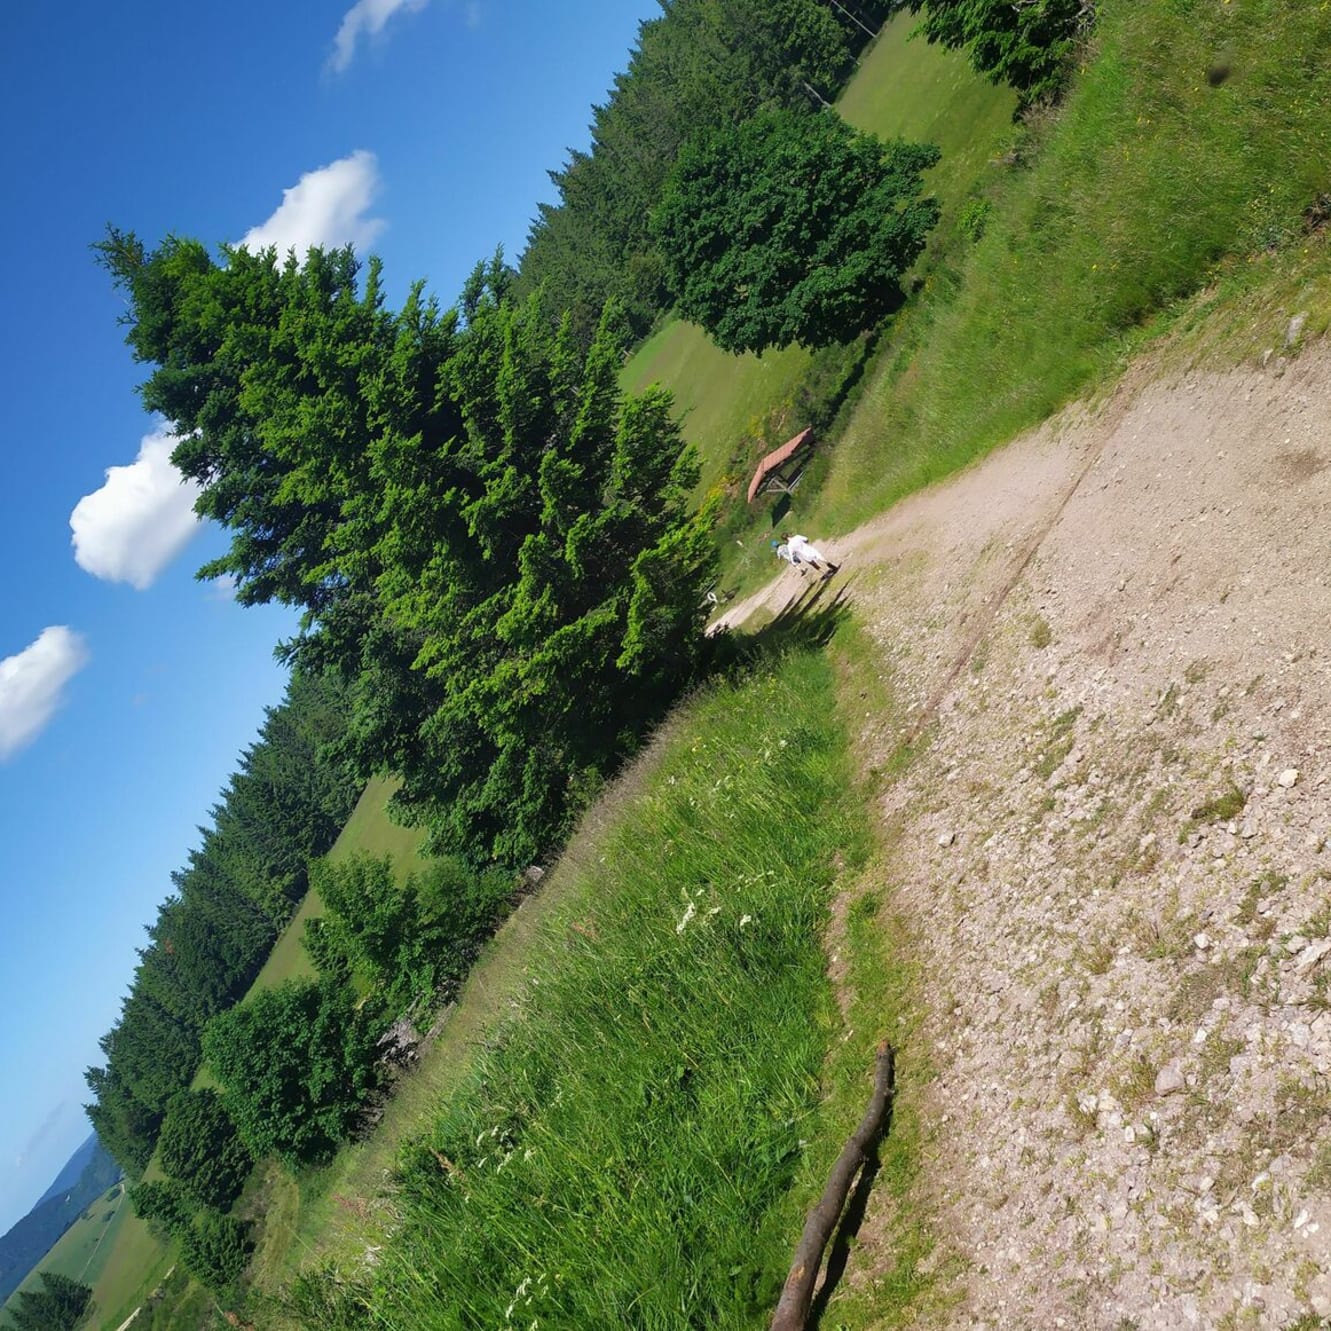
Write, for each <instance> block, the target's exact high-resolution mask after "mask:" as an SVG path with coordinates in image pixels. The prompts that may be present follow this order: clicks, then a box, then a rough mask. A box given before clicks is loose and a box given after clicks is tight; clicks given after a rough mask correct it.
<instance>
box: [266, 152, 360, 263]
mask: <svg viewBox="0 0 1331 1331" xmlns="http://www.w3.org/2000/svg"><path fill="white" fill-rule="evenodd" d="M378 193H379V161H378V159H377V158H376V157H375V155H374V154H373V153H372V152H367V151H366V150H365V149H364V148H361V149H359V150H357V151H356V152H354V153H352V154H351V156H350V157H341V158H339V159H338V160H337V161H336V162H330V163H329V164H328V165H327V166H321V167H319V169H318V170H317V171H307V172H306V173H305V174H304V175H303V176H301V178H300V179H299V180H298V181H297V182H296V183H295V184H294V185H292V187H291V188H290V189H288V190H283V191H282V203H281V206H280V207H279V208H278V210H277V211H276V212H275V213H274V214H273V215H272V216H271V217H270V218H269V219H268V220H267V221H266V222H263V223H261V224H260V225H259V226H256V227H251V228H250V229H249V230H248V231H247V232H246V233H245V238H244V239H243V240H242V241H241V242H240V243H241V245H242V246H243V247H244V248H245V249H247V250H249V251H250V252H251V253H252V254H257V253H258V252H259V251H260V250H262V249H266V248H267V247H268V246H269V245H275V246H276V247H277V253H278V257H279V258H281V257H283V256H285V254H286V252H287V251H288V250H292V249H294V250H295V251H296V253H297V254H298V255H300V256H302V257H303V256H304V254H305V251H306V250H308V249H309V248H310V246H311V245H319V246H321V247H323V248H325V249H335V248H338V247H340V246H342V245H354V246H355V247H356V248H357V249H358V250H360V249H364V248H366V247H367V246H368V245H369V244H370V242H371V241H373V240H374V238H375V237H376V236H377V235H378V234H379V233H380V232H381V231H382V230H383V229H384V220H383V218H381V217H366V216H365V212H366V210H367V209H368V208H369V206H370V204H371V203H372V202H373V200H374V196H375V195H376V194H378Z"/></svg>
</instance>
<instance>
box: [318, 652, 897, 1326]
mask: <svg viewBox="0 0 1331 1331" xmlns="http://www.w3.org/2000/svg"><path fill="white" fill-rule="evenodd" d="M835 691H836V681H835V672H834V669H833V666H832V663H831V661H830V660H829V659H828V657H827V656H825V655H823V654H819V653H813V652H806V651H801V652H797V653H796V652H792V653H790V654H788V655H786V656H785V657H784V658H782V659H781V660H779V661H778V662H776V663H775V664H772V665H770V666H766V667H764V668H762V669H761V670H759V671H758V672H757V674H756V675H755V676H754V677H753V678H750V679H748V680H746V681H743V682H739V683H734V684H728V685H721V686H717V687H715V688H713V689H711V690H708V691H707V692H706V693H705V694H703V695H702V696H700V697H699V698H697V699H695V700H694V702H693V703H691V704H690V705H689V706H688V707H687V708H686V709H685V712H684V714H683V716H682V717H681V718H680V719H679V721H678V722H677V724H676V727H675V730H674V733H673V735H672V737H671V739H670V741H669V743H668V744H667V745H666V746H665V748H664V751H663V753H662V755H661V758H660V761H659V766H658V767H657V768H656V769H655V771H654V772H653V773H652V775H651V777H650V778H649V779H648V780H647V781H646V782H645V784H644V787H643V789H642V790H641V791H640V792H639V793H638V794H637V795H636V796H634V797H633V798H631V799H628V800H627V801H626V802H625V803H624V804H623V807H622V808H621V809H620V810H618V811H617V812H616V814H615V815H614V816H613V817H612V818H611V819H610V823H609V826H608V828H607V831H606V833H605V834H604V836H603V837H602V838H600V840H599V842H598V851H599V853H598V854H596V855H595V856H591V857H588V858H587V859H586V860H585V861H584V863H583V864H582V865H581V866H580V868H579V870H578V877H579V882H578V885H577V890H576V891H575V893H574V894H573V895H574V897H575V899H576V900H577V901H578V903H579V904H578V905H577V906H576V908H570V909H568V910H565V911H562V912H560V913H558V914H556V915H554V916H552V918H551V920H550V922H549V924H548V926H547V927H544V928H543V929H542V930H541V931H540V932H539V935H538V936H537V938H536V939H535V940H534V941H533V952H532V956H531V958H530V960H529V964H528V967H527V975H526V983H525V985H524V986H523V988H522V990H521V993H520V997H519V998H517V999H515V1008H514V1011H513V1013H512V1015H511V1017H510V1018H509V1019H508V1020H507V1021H506V1022H505V1023H504V1025H503V1026H502V1028H501V1029H499V1030H498V1031H495V1032H492V1033H491V1035H490V1036H489V1038H488V1041H487V1046H486V1048H485V1049H484V1050H483V1051H482V1052H481V1053H480V1054H478V1056H477V1059H476V1062H475V1066H474V1067H473V1068H472V1069H471V1070H470V1071H469V1072H468V1074H467V1075H466V1077H465V1079H464V1080H463V1082H462V1084H461V1085H460V1086H459V1088H458V1089H457V1091H456V1093H455V1094H453V1095H452V1096H451V1097H450V1098H449V1099H448V1100H447V1101H446V1102H445V1103H444V1104H443V1105H442V1106H441V1107H440V1108H439V1110H438V1112H437V1116H436V1119H435V1121H434V1122H433V1123H432V1124H431V1126H430V1127H429V1130H428V1132H427V1133H426V1135H425V1136H424V1137H423V1138H422V1139H421V1140H419V1141H418V1142H416V1143H415V1144H414V1145H413V1146H411V1147H410V1148H409V1149H408V1150H407V1151H406V1152H405V1153H404V1155H403V1157H402V1162H401V1167H400V1174H399V1191H398V1192H397V1193H396V1195H395V1196H394V1197H393V1198H392V1200H391V1205H392V1210H393V1212H394V1214H395V1216H396V1217H397V1219H396V1224H395V1228H393V1229H392V1230H391V1232H390V1233H389V1234H388V1235H387V1241H386V1245H385V1247H384V1249H383V1251H382V1252H381V1253H379V1254H372V1255H371V1258H370V1260H369V1264H368V1268H367V1266H366V1264H365V1254H361V1258H362V1261H361V1270H360V1274H359V1276H358V1275H357V1273H356V1270H355V1268H352V1269H351V1270H345V1269H344V1271H343V1274H342V1276H341V1277H340V1278H339V1279H337V1280H332V1279H330V1280H328V1281H324V1282H322V1283H320V1282H318V1281H314V1282H307V1284H306V1285H305V1287H304V1294H305V1297H306V1305H305V1306H306V1308H307V1318H309V1320H307V1321H306V1322H305V1324H306V1325H311V1326H312V1325H314V1324H315V1320H319V1321H320V1322H321V1323H322V1324H323V1325H325V1326H326V1325H328V1324H329V1322H328V1320H327V1319H328V1318H329V1317H330V1316H332V1315H333V1314H331V1313H330V1312H329V1305H328V1304H327V1303H320V1300H323V1299H326V1298H328V1297H332V1298H333V1299H334V1301H335V1302H336V1303H337V1305H338V1311H337V1312H336V1316H338V1317H344V1318H348V1319H350V1320H349V1321H348V1324H349V1325H355V1324H356V1322H357V1320H358V1318H360V1317H361V1313H363V1314H364V1324H366V1325H402V1326H407V1325H409V1326H412V1327H420V1328H422V1329H424V1328H432V1327H454V1326H464V1325H487V1326H499V1327H502V1326H505V1325H522V1326H524V1327H526V1326H529V1325H530V1324H531V1322H532V1321H533V1320H536V1321H538V1322H540V1323H543V1324H549V1325H577V1326H588V1327H590V1326H605V1327H611V1326H613V1327H617V1328H619V1327H647V1326H671V1327H688V1326H698V1327H702V1326H706V1327H709V1328H711V1327H750V1326H759V1325H762V1324H763V1322H764V1320H765V1318H766V1316H767V1314H768V1313H769V1311H770V1307H771V1304H772V1302H773V1301H774V1299H775V1295H776V1292H777V1290H778V1289H779V1286H780V1283H781V1280H782V1279H783V1278H784V1275H785V1271H786V1266H787V1264H788V1262H789V1257H790V1252H791V1249H792V1246H793V1242H794V1238H795V1236H796V1235H797V1233H798V1230H799V1226H800V1223H801V1221H802V1216H803V1207H804V1205H805V1204H806V1203H807V1201H808V1200H809V1198H810V1197H812V1196H813V1195H814V1194H816V1192H817V1191H818V1190H819V1189H820V1188H821V1183H822V1174H823V1171H824V1170H825V1168H826V1165H827V1164H829V1163H830V1160H831V1158H833V1157H834V1156H835V1154H836V1152H837V1150H839V1149H840V1142H841V1139H842V1137H843V1136H844V1132H845V1131H846V1130H848V1129H849V1126H851V1125H852V1124H853V1122H854V1120H855V1119H856V1118H857V1117H858V1115H859V1113H860V1112H861V1111H862V1109H863V1103H862V1102H863V1097H864V1095H865V1094H867V1085H868V1083H867V1076H868V1073H869V1070H870V1068H871V1066H872V1058H871V1056H869V1057H867V1058H866V1057H864V1056H863V1055H864V1051H863V1050H862V1049H860V1048H859V1046H858V1044H856V1043H855V1042H854V1040H853V1039H852V1037H851V1036H850V1035H846V1032H845V1030H844V1028H843V1024H842V1019H841V1014H840V1012H839V1010H838V1008H837V1006H836V1003H835V1002H834V1001H833V996H832V987H831V984H830V982H829V979H828V976H827V974H826V971H825V956H824V952H823V948H822V934H823V929H824V926H825V923H826V920H827V917H828V907H829V903H830V901H831V899H832V895H833V884H834V883H835V882H837V881H838V879H839V878H840V879H841V880H842V881H845V877H844V876H846V875H851V874H853V873H854V872H855V871H856V869H857V867H859V866H862V865H863V863H864V862H865V861H866V859H867V855H868V850H869V845H870V838H869V833H868V824H867V819H866V818H865V817H864V813H863V802H862V800H861V799H860V798H859V794H858V792H857V790H856V788H855V782H854V780H853V779H852V775H851V771H850V757H849V753H848V749H847V739H846V734H845V730H844V727H843V726H842V724H841V721H840V719H839V717H838V715H837V711H836V707H835ZM861 913H862V914H863V915H865V918H866V919H867V918H868V914H867V912H865V911H863V910H862V911H861ZM880 959H881V958H880ZM868 992H869V991H868V990H867V989H866V994H867V993H868ZM875 992H876V993H877V997H878V998H879V999H882V998H883V997H884V995H883V994H882V993H881V991H875ZM867 1001H869V1002H870V1003H871V1004H872V1003H873V1002H874V1001H875V1000H874V999H873V998H872V997H870V998H869V999H868V1000H867ZM865 1013H866V1025H865V1029H864V1034H863V1037H862V1041H867V1042H868V1047H869V1048H870V1049H871V1048H872V1044H873V1043H874V1042H876V1040H877V1038H878V1034H876V1033H875V1027H876V1025H877V1022H878V1021H880V1020H881V1018H882V1014H881V1012H872V1013H870V1012H869V1010H868V1009H867V1008H866V1009H865ZM838 1033H840V1034H842V1035H846V1039H844V1040H843V1041H842V1048H844V1049H845V1051H846V1052H845V1053H844V1055H843V1054H840V1053H839V1054H838V1056H837V1057H835V1058H834V1059H833V1060H832V1062H831V1063H828V1062H827V1050H828V1048H829V1045H831V1044H832V1042H833V1040H834V1037H835V1036H836V1035H837V1034H838ZM842 1058H844V1064H843V1063H842V1062H841V1061H840V1060H841V1059H842ZM829 1096H830V1098H829ZM339 1291H340V1296H339ZM313 1308H319V1309H320V1312H319V1313H318V1314H317V1317H310V1316H309V1311H308V1310H310V1309H313ZM299 1320H300V1319H299V1318H298V1319H297V1321H298V1322H299ZM332 1324H334V1325H336V1324H337V1323H336V1322H335V1321H334V1322H333V1323H332Z"/></svg>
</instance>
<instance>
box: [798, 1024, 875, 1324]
mask: <svg viewBox="0 0 1331 1331" xmlns="http://www.w3.org/2000/svg"><path fill="white" fill-rule="evenodd" d="M896 1056H897V1051H896V1050H895V1049H893V1048H892V1046H891V1045H890V1044H888V1042H887V1041H886V1040H884V1041H883V1042H882V1043H881V1044H880V1045H879V1046H878V1054H877V1057H876V1058H875V1060H874V1079H873V1094H872V1095H871V1096H870V1097H869V1107H868V1108H867V1109H866V1110H865V1111H864V1117H863V1118H862V1119H861V1120H860V1125H859V1127H858V1128H856V1129H855V1132H854V1134H853V1135H852V1136H851V1138H850V1140H849V1141H848V1142H847V1143H846V1144H845V1146H844V1147H843V1148H842V1151H841V1154H840V1155H839V1156H837V1162H836V1164H834V1165H833V1166H832V1172H831V1174H830V1175H829V1176H828V1179H827V1186H826V1187H825V1188H824V1189H823V1195H822V1196H821V1197H820V1198H819V1199H818V1204H817V1206H815V1207H814V1208H813V1210H812V1211H810V1212H809V1215H808V1219H806V1220H805V1222H804V1232H803V1233H802V1234H801V1235H800V1241H799V1246H798V1247H797V1248H796V1249H795V1260H794V1262H793V1263H792V1265H791V1268H790V1274H789V1275H788V1276H787V1277H786V1283H785V1286H784V1287H783V1289H782V1290H781V1299H780V1301H779V1302H778V1303H777V1305H776V1313H775V1315H774V1316H773V1317H772V1328H771V1331H804V1325H805V1323H806V1322H807V1321H808V1317H809V1305H810V1304H811V1303H812V1302H813V1289H814V1285H815V1284H816V1283H817V1281H818V1271H819V1268H820V1267H821V1266H822V1262H823V1249H824V1248H826V1247H827V1241H828V1239H830V1238H831V1237H832V1231H833V1230H834V1229H835V1228H836V1224H837V1221H838V1220H839V1219H840V1218H841V1208H842V1207H843V1206H845V1204H846V1196H847V1194H849V1192H850V1185H851V1183H852V1182H853V1181H854V1179H855V1175H856V1174H858V1173H859V1172H860V1169H861V1168H862V1167H863V1166H864V1165H865V1164H866V1163H867V1161H868V1159H869V1152H870V1151H871V1150H872V1149H873V1144H874V1141H875V1139H876V1138H877V1136H878V1133H879V1130H880V1129H881V1127H882V1125H883V1118H884V1116H885V1115H886V1113H887V1108H888V1106H889V1105H890V1104H891V1103H892V1097H893V1095H894V1094H895V1093H896Z"/></svg>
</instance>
